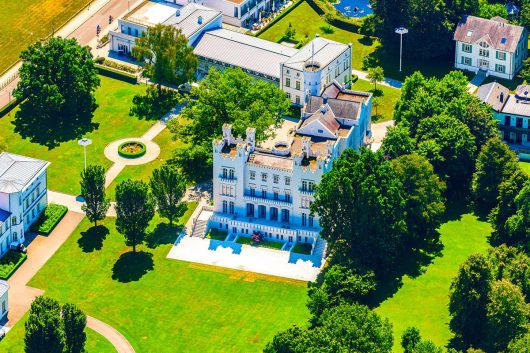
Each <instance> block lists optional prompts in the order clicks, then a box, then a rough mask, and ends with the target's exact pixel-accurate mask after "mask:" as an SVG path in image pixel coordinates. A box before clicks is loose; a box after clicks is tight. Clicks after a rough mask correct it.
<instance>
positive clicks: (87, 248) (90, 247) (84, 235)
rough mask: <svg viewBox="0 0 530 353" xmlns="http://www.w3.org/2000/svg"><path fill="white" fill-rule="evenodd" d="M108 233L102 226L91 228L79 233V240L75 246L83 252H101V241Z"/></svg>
mask: <svg viewBox="0 0 530 353" xmlns="http://www.w3.org/2000/svg"><path fill="white" fill-rule="evenodd" d="M109 233H110V232H109V229H108V228H107V227H105V226H104V225H98V226H94V227H91V228H90V229H88V230H87V231H86V232H81V238H79V240H77V244H78V245H79V247H80V248H81V250H83V252H92V251H95V250H101V248H102V247H103V241H104V240H105V238H106V237H107V235H108V234H109Z"/></svg>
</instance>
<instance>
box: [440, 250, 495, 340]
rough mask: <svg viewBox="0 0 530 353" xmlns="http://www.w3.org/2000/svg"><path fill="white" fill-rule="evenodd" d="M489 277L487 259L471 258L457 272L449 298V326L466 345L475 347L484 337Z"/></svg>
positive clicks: (477, 256) (482, 257)
mask: <svg viewBox="0 0 530 353" xmlns="http://www.w3.org/2000/svg"><path fill="white" fill-rule="evenodd" d="M491 282H492V273H491V267H490V264H489V263H488V261H487V259H486V258H485V257H484V256H483V255H480V254H474V255H471V256H470V257H469V258H468V259H467V260H466V262H464V263H463V264H462V265H461V266H460V269H459V270H458V275H457V277H456V278H455V279H454V280H453V282H452V283H451V289H450V295H449V313H450V315H451V320H450V322H449V326H450V328H451V330H452V331H453V332H454V333H455V334H456V336H457V337H459V338H460V339H462V341H463V342H464V343H465V344H466V345H467V346H469V345H472V346H474V347H477V346H479V345H480V343H481V342H482V341H481V340H482V338H483V337H484V336H485V334H486V327H485V322H486V304H487V302H488V295H489V292H490V288H491Z"/></svg>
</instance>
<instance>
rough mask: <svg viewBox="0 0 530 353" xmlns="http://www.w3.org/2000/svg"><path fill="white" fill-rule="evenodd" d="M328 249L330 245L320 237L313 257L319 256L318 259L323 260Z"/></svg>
mask: <svg viewBox="0 0 530 353" xmlns="http://www.w3.org/2000/svg"><path fill="white" fill-rule="evenodd" d="M327 248H328V243H327V242H326V241H325V240H323V239H322V238H320V237H318V240H317V243H316V244H315V248H314V249H313V255H317V256H318V257H320V258H323V257H324V255H325V254H326V250H327Z"/></svg>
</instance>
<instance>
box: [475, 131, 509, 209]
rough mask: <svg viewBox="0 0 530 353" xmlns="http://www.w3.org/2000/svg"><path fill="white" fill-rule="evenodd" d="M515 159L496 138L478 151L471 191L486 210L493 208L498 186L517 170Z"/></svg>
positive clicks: (507, 148) (506, 147)
mask: <svg viewBox="0 0 530 353" xmlns="http://www.w3.org/2000/svg"><path fill="white" fill-rule="evenodd" d="M517 168H518V167H517V159H516V156H515V153H513V152H512V151H511V150H510V148H509V147H508V145H507V144H505V143H504V142H502V141H501V140H500V139H499V138H498V137H494V138H492V139H490V140H488V141H487V142H486V144H485V145H484V146H483V147H482V150H481V151H480V153H479V155H478V157H477V162H476V170H475V173H474V174H473V180H472V183H471V190H472V191H473V195H474V197H475V199H476V200H477V201H478V202H480V203H481V204H483V205H484V206H486V207H488V208H492V207H494V206H495V204H496V202H497V196H498V195H499V185H500V184H501V183H502V182H503V181H504V180H506V179H508V178H509V177H510V176H511V175H513V173H514V172H515V170H516V169H517Z"/></svg>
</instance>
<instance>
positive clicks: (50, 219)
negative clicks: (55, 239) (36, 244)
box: [31, 203, 68, 234]
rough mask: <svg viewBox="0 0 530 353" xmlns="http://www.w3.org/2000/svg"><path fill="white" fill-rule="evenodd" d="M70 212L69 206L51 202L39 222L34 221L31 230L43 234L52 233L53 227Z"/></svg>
mask: <svg viewBox="0 0 530 353" xmlns="http://www.w3.org/2000/svg"><path fill="white" fill-rule="evenodd" d="M66 212H68V207H66V206H62V205H56V204H53V203H51V204H49V205H48V206H46V208H45V209H44V212H42V214H41V215H40V217H39V219H38V220H37V222H35V223H33V225H32V226H31V230H33V231H34V232H38V233H42V234H50V233H51V231H52V230H53V228H55V226H56V225H57V223H59V222H60V221H61V219H62V218H63V217H64V215H65V214H66Z"/></svg>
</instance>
